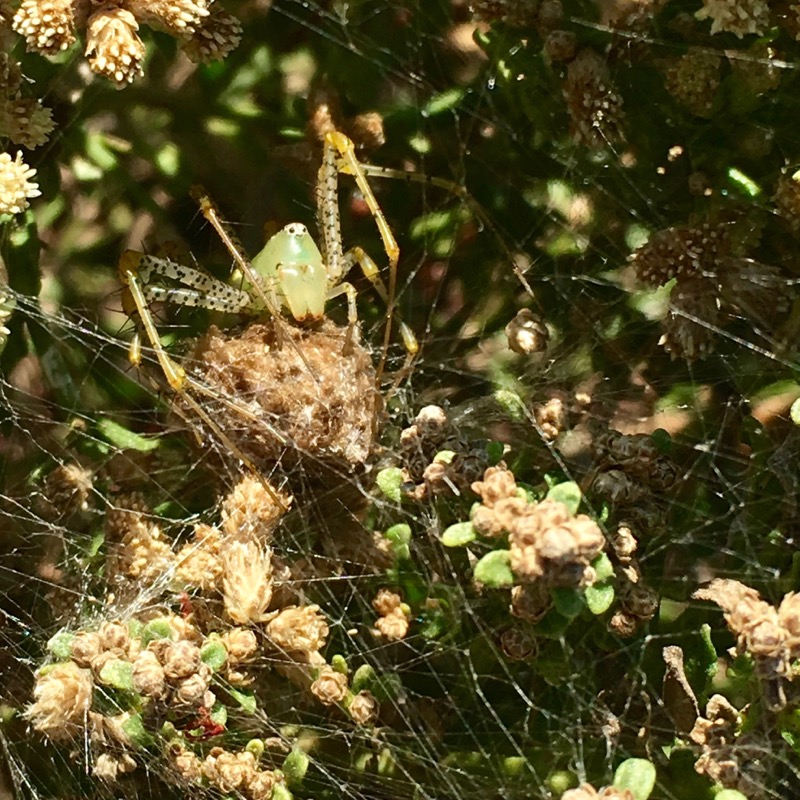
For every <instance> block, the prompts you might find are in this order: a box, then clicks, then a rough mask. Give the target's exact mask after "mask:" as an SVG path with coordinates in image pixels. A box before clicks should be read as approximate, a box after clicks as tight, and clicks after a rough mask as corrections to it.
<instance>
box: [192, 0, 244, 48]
mask: <svg viewBox="0 0 800 800" xmlns="http://www.w3.org/2000/svg"><path fill="white" fill-rule="evenodd" d="M241 38H242V26H241V24H240V23H239V20H238V19H236V17H234V16H233V15H231V14H229V13H228V12H227V11H225V9H224V8H222V6H221V5H220V3H219V0H217V2H215V3H214V4H213V5H212V6H211V14H210V15H209V16H208V17H207V18H206V19H205V20H204V22H203V25H202V26H200V27H199V28H197V30H195V31H194V33H193V34H192V35H191V36H190V37H189V38H188V39H187V40H186V42H185V43H184V45H183V51H184V52H185V53H186V55H187V56H189V58H191V59H192V61H196V62H199V63H202V64H207V63H208V62H209V61H219V60H220V59H223V58H225V56H227V55H228V53H230V52H231V50H233V49H235V48H236V47H237V46H238V44H239V42H240V41H241Z"/></svg>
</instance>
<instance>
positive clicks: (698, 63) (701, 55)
mask: <svg viewBox="0 0 800 800" xmlns="http://www.w3.org/2000/svg"><path fill="white" fill-rule="evenodd" d="M720 65H721V59H720V58H719V57H718V56H716V55H714V54H713V53H709V52H708V51H707V50H705V49H701V48H694V49H692V50H690V51H689V52H688V53H686V54H685V55H683V56H681V57H680V58H677V59H675V60H674V61H673V62H672V63H671V65H670V66H669V68H668V69H667V72H666V75H665V76H664V82H665V84H666V87H667V91H668V92H669V93H670V94H671V95H672V96H673V97H674V98H675V99H676V100H677V101H678V102H679V103H680V104H681V105H683V106H684V107H685V108H686V109H688V111H690V112H691V113H692V114H694V115H696V116H698V117H707V116H709V115H710V114H711V110H712V107H713V105H714V99H715V97H716V94H717V90H718V89H719V86H720V84H721V82H722V77H721V73H720Z"/></svg>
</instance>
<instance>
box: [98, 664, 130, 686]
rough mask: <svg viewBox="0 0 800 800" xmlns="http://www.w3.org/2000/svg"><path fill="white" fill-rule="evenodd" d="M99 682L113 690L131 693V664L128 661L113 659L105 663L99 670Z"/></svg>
mask: <svg viewBox="0 0 800 800" xmlns="http://www.w3.org/2000/svg"><path fill="white" fill-rule="evenodd" d="M98 677H99V678H100V682H101V683H104V684H106V686H113V687H114V688H115V689H123V690H125V691H128V692H131V691H133V664H131V662H130V661H122V660H120V659H115V660H112V661H106V663H105V664H103V668H102V669H101V670H100V675H99V676H98Z"/></svg>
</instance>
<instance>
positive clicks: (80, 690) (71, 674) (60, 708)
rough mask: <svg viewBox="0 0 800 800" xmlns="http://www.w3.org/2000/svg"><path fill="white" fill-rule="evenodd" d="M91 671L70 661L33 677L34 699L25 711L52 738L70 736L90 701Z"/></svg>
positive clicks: (80, 720)
mask: <svg viewBox="0 0 800 800" xmlns="http://www.w3.org/2000/svg"><path fill="white" fill-rule="evenodd" d="M93 686H94V684H93V681H92V673H91V672H90V671H89V670H87V669H81V668H80V667H79V666H78V665H77V664H75V663H74V662H72V661H67V662H65V663H63V664H55V665H54V666H52V667H48V668H47V669H46V670H45V671H44V672H43V673H41V674H39V675H38V676H37V678H36V685H35V686H34V688H33V696H34V698H35V702H34V703H33V705H31V706H30V708H29V709H28V712H27V715H28V717H29V718H30V719H31V721H32V722H33V727H34V728H36V730H37V731H41V732H42V733H44V734H45V735H46V736H48V737H50V738H51V739H60V738H64V737H71V736H72V735H73V734H74V732H73V730H72V726H73V725H75V724H80V723H82V722H83V718H84V717H85V715H86V714H87V713H88V712H89V708H90V707H91V705H92V691H93Z"/></svg>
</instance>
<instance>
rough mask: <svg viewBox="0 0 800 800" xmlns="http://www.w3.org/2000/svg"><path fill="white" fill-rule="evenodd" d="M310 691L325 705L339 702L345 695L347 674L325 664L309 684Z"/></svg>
mask: <svg viewBox="0 0 800 800" xmlns="http://www.w3.org/2000/svg"><path fill="white" fill-rule="evenodd" d="M311 693H312V694H313V695H314V696H315V697H316V698H317V699H318V700H319V701H320V702H321V703H322V704H323V705H325V706H331V705H333V704H334V703H341V702H342V701H343V700H344V699H345V697H347V676H346V675H342V673H341V672H336V671H335V670H334V669H331V667H328V666H325V667H323V668H322V669H321V670H320V671H319V675H318V676H317V679H316V680H315V681H314V682H313V683H312V684H311Z"/></svg>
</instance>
